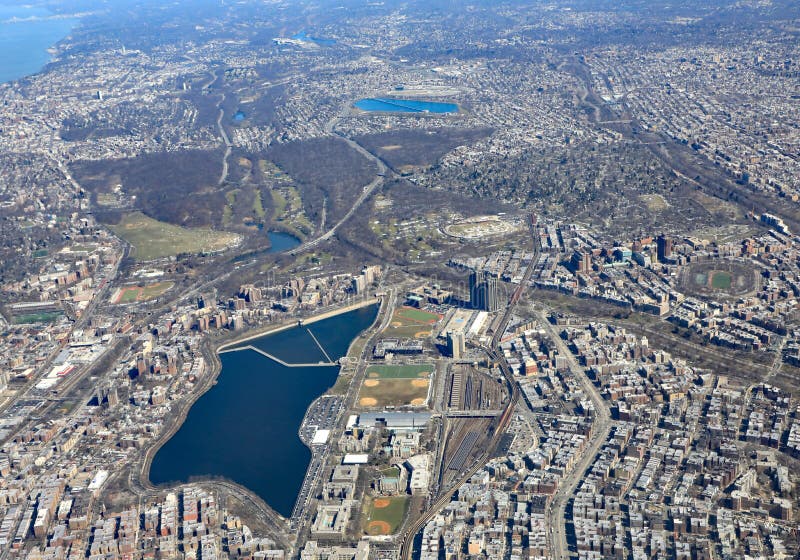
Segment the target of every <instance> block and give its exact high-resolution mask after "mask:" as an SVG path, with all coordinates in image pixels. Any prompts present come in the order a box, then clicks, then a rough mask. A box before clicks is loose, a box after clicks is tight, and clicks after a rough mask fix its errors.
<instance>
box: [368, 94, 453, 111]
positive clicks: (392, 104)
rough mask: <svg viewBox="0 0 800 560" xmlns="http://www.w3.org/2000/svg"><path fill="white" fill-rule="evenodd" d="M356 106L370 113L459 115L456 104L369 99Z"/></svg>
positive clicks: (379, 98) (382, 98) (383, 98)
mask: <svg viewBox="0 0 800 560" xmlns="http://www.w3.org/2000/svg"><path fill="white" fill-rule="evenodd" d="M355 106H356V108H358V109H361V110H362V111H367V112H370V113H376V112H381V113H439V114H444V113H458V105H456V104H455V103H438V102H436V101H417V100H416V99H393V98H385V97H367V98H366V99H361V100H359V101H356V103H355Z"/></svg>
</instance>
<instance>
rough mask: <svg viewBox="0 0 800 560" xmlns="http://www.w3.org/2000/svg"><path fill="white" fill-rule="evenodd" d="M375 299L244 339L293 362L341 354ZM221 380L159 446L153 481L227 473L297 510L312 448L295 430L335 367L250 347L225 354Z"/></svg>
mask: <svg viewBox="0 0 800 560" xmlns="http://www.w3.org/2000/svg"><path fill="white" fill-rule="evenodd" d="M377 312H378V306H377V305H370V306H367V307H362V308H361V309H357V310H355V311H350V312H348V313H344V314H342V315H337V316H335V317H330V318H328V319H324V320H322V321H319V322H316V323H312V324H310V325H308V327H292V328H291V329H287V330H284V331H280V332H277V333H274V334H269V335H265V336H263V337H261V338H258V339H254V340H251V341H247V342H244V343H242V344H241V345H239V346H247V345H252V346H255V347H257V348H259V349H261V350H263V351H265V352H267V353H269V354H272V355H274V356H276V357H278V358H280V359H281V360H283V361H285V362H288V363H290V364H291V363H305V364H308V363H316V362H319V361H327V359H326V357H325V356H324V354H323V352H322V351H321V350H320V349H319V347H318V346H317V344H316V343H315V342H314V339H313V338H312V337H311V335H310V334H309V333H308V330H307V328H308V329H310V330H311V332H312V333H313V334H314V336H315V337H316V338H317V340H318V341H319V343H320V345H322V347H323V348H324V349H325V352H326V353H327V354H328V355H329V356H330V358H331V359H332V360H334V361H335V360H337V359H338V358H340V357H342V356H344V355H345V354H346V353H347V349H348V347H349V345H350V343H351V342H352V341H353V339H355V338H356V336H358V334H359V333H361V332H362V331H363V330H364V329H366V328H368V327H369V326H370V325H371V324H372V322H373V321H374V320H375V317H376V315H377ZM220 359H221V361H222V371H221V372H220V374H219V377H218V378H217V383H216V384H215V385H214V386H213V387H212V388H211V389H210V390H209V391H208V392H206V393H205V394H204V395H203V396H201V397H200V398H199V399H198V400H197V402H196V403H194V405H192V408H191V409H190V411H189V414H188V415H187V417H186V420H185V422H184V423H183V425H182V426H181V427H180V429H179V430H178V432H177V433H176V434H175V435H174V436H172V438H171V439H170V440H169V441H167V442H166V443H165V444H164V446H163V447H162V448H161V449H159V450H158V451H157V452H156V455H155V457H154V458H153V463H152V465H151V467H150V480H151V481H152V482H153V483H154V484H163V483H168V482H186V481H188V480H190V479H193V478H208V477H223V478H226V479H229V480H233V481H234V482H237V483H239V484H241V485H242V486H244V487H246V488H248V489H250V490H252V491H253V492H254V493H256V494H258V495H259V496H260V497H261V498H262V499H263V500H264V501H265V502H267V503H268V504H269V505H270V506H271V507H272V508H273V509H275V510H276V511H277V512H279V513H280V514H282V515H283V516H285V517H289V516H290V515H291V513H292V508H293V507H294V503H295V500H296V498H297V494H298V492H299V490H300V486H301V485H302V483H303V478H304V476H305V472H306V469H307V468H308V464H309V461H310V460H311V452H310V451H309V449H308V448H307V447H306V446H305V445H304V444H303V443H302V442H301V441H300V438H299V436H298V430H299V428H300V423H301V422H302V420H303V416H304V415H305V412H306V409H307V408H308V406H309V405H310V404H311V402H312V401H313V400H314V399H316V398H317V397H319V396H320V395H321V394H323V393H324V392H325V391H326V390H327V389H328V388H329V387H331V386H332V385H333V384H334V383H335V381H336V377H337V375H338V372H339V368H338V367H286V366H281V365H279V364H278V363H276V362H274V361H273V360H270V359H269V358H267V357H265V356H262V355H261V354H259V353H257V352H253V351H252V350H242V351H236V352H224V353H222V354H220Z"/></svg>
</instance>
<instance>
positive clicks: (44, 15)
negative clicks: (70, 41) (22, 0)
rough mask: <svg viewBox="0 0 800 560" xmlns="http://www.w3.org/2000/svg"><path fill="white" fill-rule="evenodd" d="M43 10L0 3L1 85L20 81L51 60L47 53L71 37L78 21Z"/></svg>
mask: <svg viewBox="0 0 800 560" xmlns="http://www.w3.org/2000/svg"><path fill="white" fill-rule="evenodd" d="M53 15H54V14H53V13H51V12H49V11H48V10H46V9H44V8H40V7H37V6H28V5H11V4H4V3H0V53H2V56H0V82H10V81H12V80H18V79H20V78H23V77H25V76H29V75H30V74H35V73H36V72H38V71H39V70H41V69H42V68H43V67H44V66H45V65H46V64H47V63H48V62H50V60H51V55H50V53H49V52H48V49H49V48H51V47H52V46H53V45H55V44H56V43H58V42H59V41H60V40H61V39H63V38H64V37H66V36H67V35H69V33H70V31H72V29H73V28H74V27H75V26H76V25H77V24H78V19H77V18H54V17H53Z"/></svg>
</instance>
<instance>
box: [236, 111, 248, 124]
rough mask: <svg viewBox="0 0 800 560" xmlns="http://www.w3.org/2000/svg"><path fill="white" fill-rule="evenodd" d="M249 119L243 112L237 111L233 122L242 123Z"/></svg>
mask: <svg viewBox="0 0 800 560" xmlns="http://www.w3.org/2000/svg"><path fill="white" fill-rule="evenodd" d="M246 118H247V115H246V114H245V113H243V112H242V111H236V114H234V115H233V120H234V121H235V122H242V121H243V120H245V119H246Z"/></svg>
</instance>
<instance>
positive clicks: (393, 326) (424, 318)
mask: <svg viewBox="0 0 800 560" xmlns="http://www.w3.org/2000/svg"><path fill="white" fill-rule="evenodd" d="M441 318H442V316H441V315H438V314H436V313H431V312H430V311H423V310H422V309H415V308H413V307H398V308H397V309H395V310H394V313H393V314H392V320H391V322H390V323H389V326H388V327H387V328H386V331H384V334H385V335H386V336H387V337H397V338H425V337H428V336H430V334H431V328H432V327H433V325H435V324H436V323H437V322H438V321H439V320H440V319H441Z"/></svg>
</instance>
